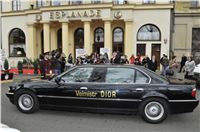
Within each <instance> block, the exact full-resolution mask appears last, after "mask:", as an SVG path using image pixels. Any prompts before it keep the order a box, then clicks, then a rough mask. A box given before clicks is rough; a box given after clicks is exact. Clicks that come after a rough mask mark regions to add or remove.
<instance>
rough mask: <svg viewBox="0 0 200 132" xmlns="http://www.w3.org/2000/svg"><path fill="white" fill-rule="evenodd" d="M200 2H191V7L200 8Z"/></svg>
mask: <svg viewBox="0 0 200 132" xmlns="http://www.w3.org/2000/svg"><path fill="white" fill-rule="evenodd" d="M198 5H199V1H198V0H192V1H191V7H198Z"/></svg>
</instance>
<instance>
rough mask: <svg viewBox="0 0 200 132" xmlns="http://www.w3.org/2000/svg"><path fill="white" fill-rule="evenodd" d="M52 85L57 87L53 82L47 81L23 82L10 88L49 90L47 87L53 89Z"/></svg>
mask: <svg viewBox="0 0 200 132" xmlns="http://www.w3.org/2000/svg"><path fill="white" fill-rule="evenodd" d="M54 85H57V84H56V83H55V82H54V81H49V80H31V79H28V80H23V81H22V82H20V83H16V84H14V85H12V86H10V87H15V88H17V89H18V88H20V87H24V88H49V87H54Z"/></svg>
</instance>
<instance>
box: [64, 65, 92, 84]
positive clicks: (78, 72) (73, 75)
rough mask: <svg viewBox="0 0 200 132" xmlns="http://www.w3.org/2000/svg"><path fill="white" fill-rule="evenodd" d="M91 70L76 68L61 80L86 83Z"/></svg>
mask: <svg viewBox="0 0 200 132" xmlns="http://www.w3.org/2000/svg"><path fill="white" fill-rule="evenodd" d="M92 71H93V68H90V67H88V68H76V69H73V70H72V71H70V72H68V73H66V74H65V75H63V76H62V77H61V78H62V79H63V80H64V81H65V82H66V83H67V82H88V80H89V78H90V76H91V74H92Z"/></svg>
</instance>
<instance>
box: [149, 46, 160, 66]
mask: <svg viewBox="0 0 200 132" xmlns="http://www.w3.org/2000/svg"><path fill="white" fill-rule="evenodd" d="M160 49H161V45H160V44H152V46H151V57H152V56H153V55H155V57H156V60H157V68H158V69H159V68H160Z"/></svg>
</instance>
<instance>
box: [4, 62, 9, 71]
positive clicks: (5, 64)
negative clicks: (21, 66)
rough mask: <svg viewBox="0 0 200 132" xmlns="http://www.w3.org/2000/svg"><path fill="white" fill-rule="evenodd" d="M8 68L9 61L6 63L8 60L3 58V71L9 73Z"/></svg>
mask: <svg viewBox="0 0 200 132" xmlns="http://www.w3.org/2000/svg"><path fill="white" fill-rule="evenodd" d="M8 68H9V63H8V60H7V59H5V61H4V72H5V73H9V70H8Z"/></svg>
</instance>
